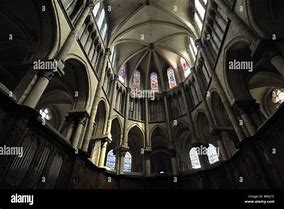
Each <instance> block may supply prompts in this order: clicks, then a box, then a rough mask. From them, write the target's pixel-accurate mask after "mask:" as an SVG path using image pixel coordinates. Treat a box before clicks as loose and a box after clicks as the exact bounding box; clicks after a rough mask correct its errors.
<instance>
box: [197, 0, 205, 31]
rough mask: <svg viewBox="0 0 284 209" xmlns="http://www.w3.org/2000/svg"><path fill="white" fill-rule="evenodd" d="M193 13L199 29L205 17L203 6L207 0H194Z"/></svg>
mask: <svg viewBox="0 0 284 209" xmlns="http://www.w3.org/2000/svg"><path fill="white" fill-rule="evenodd" d="M194 2H195V13H194V19H195V21H196V24H197V27H198V29H199V31H201V29H202V25H203V20H204V17H205V6H206V4H207V0H205V1H204V0H195V1H194Z"/></svg>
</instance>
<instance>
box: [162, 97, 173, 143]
mask: <svg viewBox="0 0 284 209" xmlns="http://www.w3.org/2000/svg"><path fill="white" fill-rule="evenodd" d="M163 99H164V106H165V113H166V122H167V130H168V136H169V146H172V144H173V137H172V128H171V125H170V124H171V122H170V115H169V107H168V100H167V92H163Z"/></svg>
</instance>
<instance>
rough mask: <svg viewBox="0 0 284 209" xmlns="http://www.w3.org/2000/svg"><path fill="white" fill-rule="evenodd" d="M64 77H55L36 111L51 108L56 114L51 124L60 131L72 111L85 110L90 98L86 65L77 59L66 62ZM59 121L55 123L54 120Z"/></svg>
mask: <svg viewBox="0 0 284 209" xmlns="http://www.w3.org/2000/svg"><path fill="white" fill-rule="evenodd" d="M64 72H65V74H64V76H63V77H55V78H53V79H52V80H51V81H50V82H49V85H48V87H47V88H46V90H45V91H44V93H43V95H42V97H41V99H40V100H39V102H38V104H37V106H36V110H38V111H39V110H40V109H42V108H46V107H48V108H50V109H51V110H53V111H52V113H53V114H54V117H53V120H50V121H49V122H50V123H51V124H52V125H53V126H54V127H55V128H56V129H59V128H60V127H59V126H60V125H63V123H64V117H65V116H67V115H68V112H69V111H72V110H84V109H86V105H87V102H88V98H89V82H88V76H87V73H86V69H85V66H84V64H82V63H81V62H79V61H78V60H75V59H68V60H66V61H65V67H64ZM55 118H57V119H58V120H57V121H55V120H54V119H55Z"/></svg>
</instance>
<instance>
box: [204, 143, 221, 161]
mask: <svg viewBox="0 0 284 209" xmlns="http://www.w3.org/2000/svg"><path fill="white" fill-rule="evenodd" d="M207 156H208V160H209V163H210V164H213V163H216V162H218V161H219V153H218V152H217V148H216V147H214V145H212V144H209V147H208V148H207Z"/></svg>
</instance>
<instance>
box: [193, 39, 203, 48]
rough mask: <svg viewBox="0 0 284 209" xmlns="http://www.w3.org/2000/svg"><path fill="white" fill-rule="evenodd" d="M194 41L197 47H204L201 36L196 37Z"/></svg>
mask: <svg viewBox="0 0 284 209" xmlns="http://www.w3.org/2000/svg"><path fill="white" fill-rule="evenodd" d="M194 43H195V46H196V47H197V48H202V47H203V44H202V40H201V39H200V38H199V39H196V40H195V42H194Z"/></svg>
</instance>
